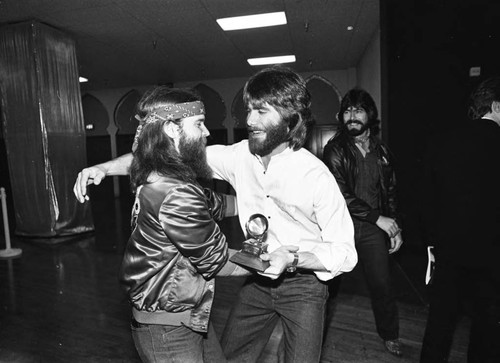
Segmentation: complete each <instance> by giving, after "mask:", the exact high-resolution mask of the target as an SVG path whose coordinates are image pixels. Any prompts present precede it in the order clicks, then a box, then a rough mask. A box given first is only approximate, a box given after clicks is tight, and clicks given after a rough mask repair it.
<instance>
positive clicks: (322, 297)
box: [221, 273, 328, 363]
mask: <svg viewBox="0 0 500 363" xmlns="http://www.w3.org/2000/svg"><path fill="white" fill-rule="evenodd" d="M327 297H328V291H327V287H326V285H325V284H324V283H322V282H320V281H319V280H318V279H317V278H316V276H315V275H313V274H302V273H296V274H293V275H286V274H285V276H282V277H281V278H280V279H278V280H270V279H268V278H265V277H261V276H258V277H251V278H249V280H248V281H247V283H246V284H245V285H244V286H243V287H242V289H241V291H240V294H239V296H238V301H237V302H236V304H235V305H234V307H233V309H232V311H231V313H230V315H229V318H228V321H227V323H226V327H225V329H224V333H223V335H222V339H221V344H222V349H223V350H224V353H225V355H226V357H227V360H228V362H237V363H245V362H257V361H258V359H259V356H260V354H261V352H262V350H263V349H264V347H265V345H266V343H267V341H268V340H269V338H270V336H271V334H272V332H273V329H274V327H275V325H276V324H277V322H278V320H279V319H281V322H282V325H283V339H284V342H283V343H284V344H283V347H284V351H285V361H286V362H287V363H292V362H297V363H299V362H300V363H307V362H319V359H320V355H321V342H322V338H323V324H324V318H325V304H326V299H327Z"/></svg>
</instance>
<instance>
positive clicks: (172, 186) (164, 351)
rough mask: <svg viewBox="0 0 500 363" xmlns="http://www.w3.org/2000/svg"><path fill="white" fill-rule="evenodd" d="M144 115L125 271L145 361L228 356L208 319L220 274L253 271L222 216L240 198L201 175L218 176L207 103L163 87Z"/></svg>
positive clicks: (144, 102) (145, 103)
mask: <svg viewBox="0 0 500 363" xmlns="http://www.w3.org/2000/svg"><path fill="white" fill-rule="evenodd" d="M138 113H139V114H138V118H139V119H140V121H141V126H140V129H139V130H138V132H137V134H136V138H135V141H134V146H133V150H134V156H133V160H132V165H131V168H130V178H131V184H132V187H133V188H134V190H135V194H136V197H135V203H134V207H133V209H132V233H131V236H130V238H129V241H128V243H127V246H126V249H125V252H124V256H123V262H122V266H121V269H120V273H119V277H120V283H121V285H122V287H123V288H124V289H125V291H126V292H127V295H128V298H129V301H130V303H131V305H132V316H133V320H132V324H131V329H132V336H133V339H134V343H135V346H136V349H137V351H138V353H139V355H140V357H141V359H142V361H143V362H173V361H184V362H200V363H201V362H223V361H225V358H224V355H223V353H222V350H221V348H220V345H219V342H218V340H217V338H216V337H215V334H214V330H213V328H212V327H211V325H210V324H209V317H210V311H211V308H212V303H213V299H214V293H215V279H214V277H215V275H217V274H218V275H229V274H243V275H244V274H249V272H247V271H246V270H244V269H242V268H241V267H238V266H236V265H234V264H233V263H231V262H229V261H228V256H229V251H228V246H227V243H226V239H225V237H224V235H223V234H222V232H221V231H220V229H219V227H218V225H217V223H216V222H215V219H221V218H223V217H224V216H225V215H227V214H229V215H231V214H233V212H234V211H235V207H234V206H233V207H232V205H233V204H234V200H232V197H230V196H227V197H225V196H222V195H217V194H214V193H212V192H210V191H207V190H204V189H203V188H202V187H201V186H200V185H199V184H198V182H197V181H196V179H197V178H203V177H209V176H210V175H211V170H210V168H209V167H208V164H207V162H206V153H205V145H206V137H207V136H208V135H209V132H208V130H207V128H206V127H205V125H204V120H205V116H204V113H205V111H204V106H203V103H202V102H201V101H200V99H199V97H198V96H197V95H196V94H194V93H192V92H190V91H188V90H182V89H174V88H168V87H157V88H155V89H153V90H152V91H150V92H148V93H146V94H145V95H144V96H143V98H142V99H141V101H140V102H139V107H138Z"/></svg>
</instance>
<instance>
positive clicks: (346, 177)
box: [323, 139, 380, 223]
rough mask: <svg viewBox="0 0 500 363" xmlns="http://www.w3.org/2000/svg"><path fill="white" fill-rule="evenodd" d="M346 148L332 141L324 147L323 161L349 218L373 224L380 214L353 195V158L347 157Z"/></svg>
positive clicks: (348, 151) (347, 150)
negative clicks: (337, 188) (341, 196)
mask: <svg viewBox="0 0 500 363" xmlns="http://www.w3.org/2000/svg"><path fill="white" fill-rule="evenodd" d="M350 152H351V151H350V150H349V148H348V146H345V147H341V145H340V143H339V142H338V141H336V140H335V139H332V140H330V141H329V142H328V144H327V145H326V146H325V149H324V152H323V161H324V163H325V164H326V166H327V167H328V169H330V171H331V172H332V174H333V176H334V177H335V180H336V181H337V184H338V186H339V188H340V191H341V192H342V195H343V196H344V198H345V201H346V203H347V208H348V209H349V213H350V214H351V217H353V218H357V219H359V220H363V221H367V222H371V223H375V222H376V221H377V219H378V217H379V215H380V212H379V211H378V210H376V209H373V208H371V207H370V206H369V205H368V203H366V202H365V201H364V200H362V199H360V198H358V197H356V195H355V194H354V183H355V179H354V178H355V175H354V173H355V168H356V166H355V161H353V160H355V156H354V155H352V156H348V155H346V154H347V153H350Z"/></svg>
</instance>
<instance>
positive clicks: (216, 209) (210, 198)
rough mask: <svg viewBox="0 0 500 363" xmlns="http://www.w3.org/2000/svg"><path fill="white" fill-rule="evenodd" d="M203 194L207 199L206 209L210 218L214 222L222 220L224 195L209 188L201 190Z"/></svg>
mask: <svg viewBox="0 0 500 363" xmlns="http://www.w3.org/2000/svg"><path fill="white" fill-rule="evenodd" d="M203 193H204V194H205V197H206V198H207V203H208V209H209V211H210V214H211V215H212V218H213V219H214V220H216V221H220V220H222V219H223V218H224V217H225V215H226V198H225V197H224V194H221V193H217V192H215V191H213V190H212V189H209V188H203Z"/></svg>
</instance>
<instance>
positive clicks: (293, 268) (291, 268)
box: [286, 252, 299, 272]
mask: <svg viewBox="0 0 500 363" xmlns="http://www.w3.org/2000/svg"><path fill="white" fill-rule="evenodd" d="M298 262H299V254H298V253H297V252H294V253H293V262H292V264H291V265H290V266H288V267H287V268H286V272H295V271H296V270H297V263H298Z"/></svg>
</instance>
